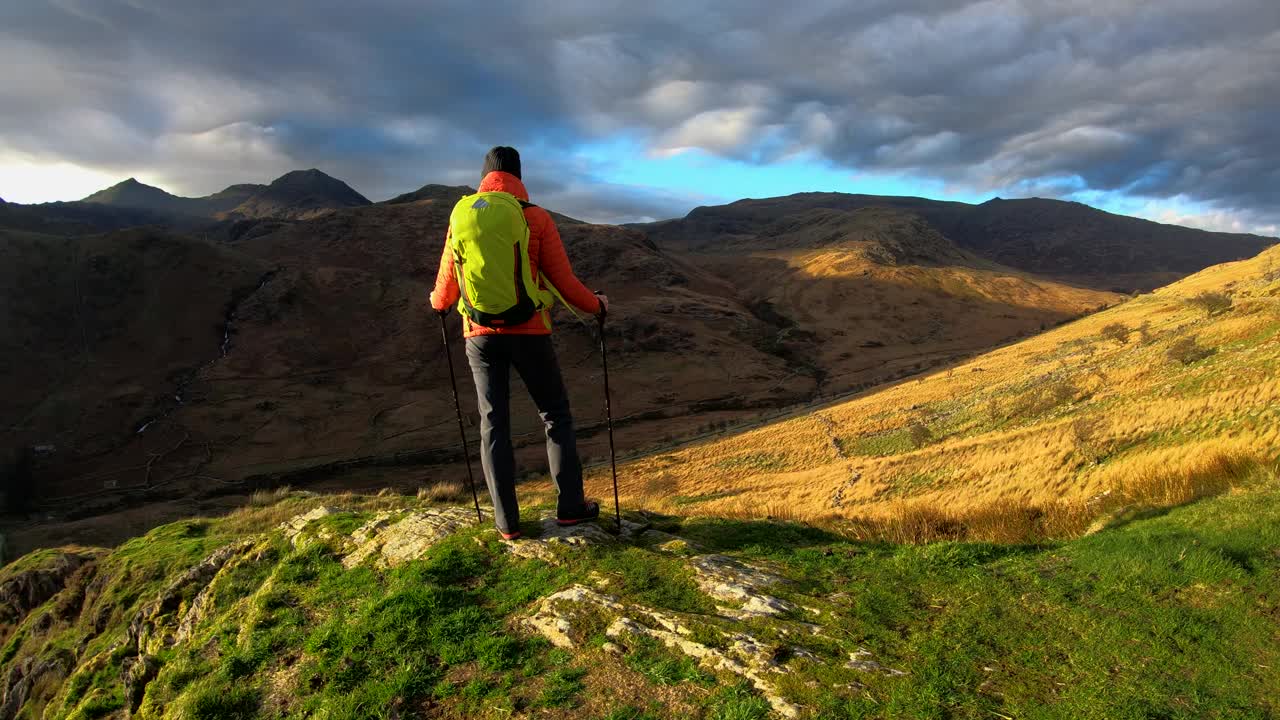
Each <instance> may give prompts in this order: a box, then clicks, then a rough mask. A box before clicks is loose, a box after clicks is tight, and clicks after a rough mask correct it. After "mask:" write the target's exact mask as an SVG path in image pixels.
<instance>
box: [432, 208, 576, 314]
mask: <svg viewBox="0 0 1280 720" xmlns="http://www.w3.org/2000/svg"><path fill="white" fill-rule="evenodd" d="M526 207H532V205H530V204H529V203H526V202H524V201H522V200H520V199H519V198H517V197H516V196H514V195H512V194H510V193H505V192H482V193H476V194H475V195H468V196H466V197H464V198H462V199H461V200H459V201H458V204H457V205H454V206H453V213H452V214H451V215H450V216H449V233H450V234H449V244H450V247H451V248H452V250H453V271H454V273H455V274H456V276H457V278H458V289H459V291H460V295H461V298H460V299H459V300H458V312H459V313H460V314H462V315H465V316H467V317H468V318H470V319H471V321H472V322H473V323H476V324H477V325H483V326H485V327H493V328H500V327H511V326H514V325H520V324H523V323H525V322H528V321H529V319H530V318H532V317H533V316H534V313H537V312H538V311H539V310H543V309H545V308H549V307H551V306H552V304H554V301H555V296H554V294H553V292H552V291H551V290H546V289H542V288H540V287H539V286H538V284H537V283H535V282H534V279H533V273H532V272H531V271H530V270H529V223H528V221H527V220H525V217H524V209H525V208H526Z"/></svg>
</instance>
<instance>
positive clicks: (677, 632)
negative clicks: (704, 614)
mask: <svg viewBox="0 0 1280 720" xmlns="http://www.w3.org/2000/svg"><path fill="white" fill-rule="evenodd" d="M696 621H697V618H696V617H695V616H692V615H689V616H684V615H679V614H675V613H670V612H665V611H661V610H657V609H654V608H648V607H643V606H640V605H624V604H622V603H621V602H619V600H618V598H616V597H614V596H611V595H605V594H603V593H600V592H597V591H595V590H592V589H591V588H588V587H586V586H585V585H573V586H570V587H568V588H565V589H564V590H561V591H560V592H558V593H554V594H552V595H548V596H547V597H546V598H543V600H542V602H541V603H539V605H538V608H537V610H536V611H535V612H534V614H533V615H532V616H530V617H528V618H525V619H524V620H523V624H524V626H525V627H527V628H529V629H530V630H533V631H534V632H537V633H539V634H540V635H542V636H543V637H545V638H547V639H548V640H549V641H551V644H553V645H555V646H556V647H561V648H565V649H573V648H577V647H581V646H582V644H583V643H585V642H586V641H587V640H588V638H587V635H588V632H587V628H588V627H599V625H600V624H601V623H602V622H607V628H606V630H605V635H606V636H608V637H609V638H610V639H612V640H614V641H615V642H613V643H609V645H610V646H611V647H610V650H609V652H615V653H619V654H621V653H623V652H624V646H625V645H626V644H627V643H628V641H633V640H635V639H637V638H651V639H653V640H656V641H658V642H659V643H661V644H663V645H665V646H666V647H668V648H671V649H673V650H676V651H678V652H680V653H682V654H684V655H687V656H689V657H690V658H693V659H694V660H696V661H697V662H698V663H699V664H700V665H702V666H704V667H707V668H709V669H712V670H720V671H724V672H729V673H733V674H734V675H738V676H739V677H742V678H745V679H746V680H748V681H749V682H751V684H752V685H754V686H755V687H756V689H758V690H759V691H760V692H761V693H762V694H763V695H764V697H765V699H766V700H768V701H769V704H770V705H771V706H773V709H774V710H775V711H777V712H778V713H779V714H781V715H783V716H784V717H796V716H798V715H799V714H800V708H799V707H798V706H796V705H795V704H794V703H791V702H790V701H788V700H786V699H785V698H783V697H782V696H781V695H779V694H778V692H777V690H776V689H775V687H774V682H773V680H772V678H771V676H776V675H779V674H783V673H787V672H789V669H788V668H787V667H786V666H785V664H783V663H781V662H779V661H778V660H777V659H776V652H775V649H774V648H773V647H771V646H769V645H766V644H764V643H761V642H759V641H758V640H756V639H755V638H754V637H752V636H750V635H748V634H746V633H742V632H737V633H732V634H730V635H725V640H726V642H725V645H726V649H720V648H716V647H711V646H709V645H706V644H703V643H700V642H697V641H695V640H693V639H692V636H693V635H694V633H693V630H692V629H691V628H690V627H689V626H690V625H692V624H694V623H695V622H696ZM721 634H722V635H724V633H721ZM789 652H790V657H796V658H812V657H813V655H812V654H811V653H809V652H807V651H805V650H803V649H800V648H796V649H793V650H790V651H789Z"/></svg>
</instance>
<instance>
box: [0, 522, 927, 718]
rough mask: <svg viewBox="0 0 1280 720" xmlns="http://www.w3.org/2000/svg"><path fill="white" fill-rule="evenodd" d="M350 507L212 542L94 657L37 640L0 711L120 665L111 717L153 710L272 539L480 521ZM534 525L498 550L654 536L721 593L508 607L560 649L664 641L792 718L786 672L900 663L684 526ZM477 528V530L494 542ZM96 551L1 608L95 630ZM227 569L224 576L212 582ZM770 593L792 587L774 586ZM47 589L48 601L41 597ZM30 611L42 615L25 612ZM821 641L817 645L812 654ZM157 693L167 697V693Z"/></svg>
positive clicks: (399, 535)
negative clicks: (171, 671)
mask: <svg viewBox="0 0 1280 720" xmlns="http://www.w3.org/2000/svg"><path fill="white" fill-rule="evenodd" d="M355 517H357V516H356V515H354V513H353V512H351V511H348V510H344V509H341V508H338V507H332V506H326V505H321V506H318V507H315V508H312V509H310V510H308V511H307V512H304V513H301V514H298V515H296V516H294V517H292V518H290V519H288V520H286V521H284V522H283V523H280V524H279V525H278V526H277V527H276V528H275V531H273V532H267V533H264V534H262V535H258V536H253V537H248V538H245V539H243V540H240V541H239V542H235V543H233V544H230V545H226V546H223V547H221V548H218V549H217V550H214V551H213V552H211V553H210V554H209V555H208V556H207V557H206V558H205V559H204V560H202V561H201V562H199V563H198V564H196V565H195V566H193V567H191V568H189V569H187V570H185V571H183V572H181V573H180V574H178V575H177V576H176V577H175V578H173V579H172V581H170V582H169V583H168V584H167V585H166V586H164V588H163V589H162V590H160V591H159V592H158V593H156V594H155V595H154V596H153V597H149V598H146V599H145V601H144V602H142V603H141V604H139V605H136V606H135V607H137V608H138V609H137V610H136V611H134V612H133V614H132V616H131V617H129V616H126V617H127V618H128V619H127V626H125V632H124V633H123V638H122V639H120V640H118V641H116V642H115V643H114V644H112V645H111V646H110V647H105V648H103V649H101V650H99V651H97V652H95V653H93V654H92V655H86V653H85V650H86V648H87V647H91V646H90V645H89V644H88V641H85V642H84V643H82V644H80V645H79V646H78V647H76V648H72V649H58V650H57V651H56V652H51V651H49V650H46V651H44V652H42V653H39V654H32V655H31V656H29V657H20V658H18V659H16V660H14V661H13V662H12V663H9V664H8V665H7V666H6V669H5V671H4V676H3V677H0V720H3V719H4V718H9V717H16V716H17V713H19V712H23V707H24V705H25V704H27V703H28V702H37V699H38V702H40V703H43V702H46V701H47V699H48V698H49V697H50V692H53V691H52V690H50V688H56V687H58V686H60V685H62V684H63V683H66V682H75V680H74V679H72V678H73V676H75V677H76V678H89V677H95V676H97V675H100V674H101V673H102V672H103V671H104V670H105V669H107V668H108V667H110V666H113V665H116V664H117V663H118V666H117V667H118V673H119V675H118V685H117V686H118V687H120V688H121V689H122V690H123V701H124V702H123V707H122V708H121V715H120V716H122V717H126V718H127V717H133V716H135V715H136V714H139V713H141V714H143V715H148V713H150V712H151V709H152V708H155V707H156V705H155V703H157V702H161V700H157V699H156V696H153V695H152V694H150V691H149V687H150V686H151V685H152V684H153V682H155V681H156V680H157V678H160V680H159V682H161V683H163V682H164V679H163V678H164V672H165V671H164V662H163V661H162V659H161V658H162V657H167V655H166V651H171V649H173V648H180V647H188V648H189V647H191V646H192V644H194V643H198V642H202V640H200V638H202V637H203V636H202V635H201V633H202V632H205V631H207V630H208V628H209V627H210V624H209V623H210V618H211V617H212V616H215V615H217V614H219V613H220V612H222V610H219V609H218V606H219V605H220V602H219V600H220V599H222V600H225V599H227V597H226V596H224V595H222V594H221V593H222V589H223V588H225V587H228V585H234V584H235V582H233V581H235V578H236V577H238V576H234V575H232V573H235V572H236V571H237V569H238V568H241V567H242V566H244V565H246V564H250V565H252V564H254V563H259V562H261V561H263V560H264V559H267V558H268V557H269V555H271V554H272V553H275V552H276V551H277V550H278V549H279V547H280V541H281V538H284V539H285V540H287V542H288V543H289V544H290V545H292V546H293V547H294V548H297V549H305V548H307V547H309V546H312V545H313V544H315V543H323V544H324V546H325V548H326V551H327V552H331V553H335V554H336V555H337V556H339V557H341V559H342V564H343V565H344V566H345V567H347V568H355V567H357V566H361V565H366V564H369V563H371V564H373V565H375V566H378V567H384V568H386V567H393V566H397V565H400V564H403V563H407V562H411V561H413V560H417V559H421V558H423V557H425V556H426V555H427V554H428V553H429V552H430V551H431V549H432V548H433V547H434V546H436V545H437V544H438V543H440V542H442V541H445V540H447V539H448V538H449V537H451V536H453V535H455V534H457V533H459V532H460V531H465V530H467V529H468V528H473V527H475V523H476V518H475V513H474V511H473V509H472V508H470V507H419V508H412V509H399V510H386V511H380V512H376V513H372V514H362V515H360V516H359V517H360V518H361V519H362V520H363V522H362V523H360V524H359V527H357V528H356V529H355V530H353V531H351V532H346V531H345V530H343V529H342V528H344V527H346V528H349V527H353V526H354V525H355V524H356V523H354V522H352V521H353V520H354V518H355ZM540 525H541V526H540V528H539V529H538V530H536V531H533V532H531V533H530V535H531V536H532V537H527V538H525V539H522V540H518V541H514V542H504V543H502V548H503V549H504V550H505V551H506V552H508V553H509V555H510V556H511V558H513V559H515V560H516V561H519V560H526V559H531V560H535V561H543V562H547V563H551V564H562V563H566V562H574V563H575V564H576V563H579V562H580V561H581V560H582V559H583V555H582V551H583V550H584V549H587V548H591V547H600V546H615V547H618V548H619V549H620V550H621V549H626V548H630V547H641V548H649V549H651V550H656V551H657V552H660V553H666V554H667V557H674V558H678V559H679V561H680V562H681V563H682V564H683V565H684V566H685V567H687V568H688V569H689V571H690V573H691V574H692V577H693V579H694V582H695V584H696V586H697V588H698V590H700V591H701V592H702V593H705V595H706V596H707V597H708V598H710V599H713V600H716V601H718V602H719V603H722V604H721V605H717V606H716V608H715V610H714V611H713V612H709V613H706V614H703V613H700V612H688V611H677V610H672V609H667V608H662V607H653V606H651V605H649V604H647V602H648V601H645V604H642V603H641V602H637V600H636V598H637V596H636V595H635V594H628V595H627V597H625V598H624V597H622V596H621V595H615V594H611V592H612V591H611V588H620V587H621V586H620V584H619V583H620V582H621V581H622V580H624V579H625V578H622V577H620V575H619V571H617V570H611V569H608V568H607V567H600V568H597V569H593V570H590V571H589V572H586V573H585V575H584V576H583V577H581V578H580V581H579V582H578V583H576V584H573V585H571V586H569V587H567V588H564V589H562V590H559V591H557V592H554V593H552V594H550V595H547V596H546V597H544V598H542V599H541V600H540V601H537V602H536V603H535V604H534V605H533V606H532V607H530V608H528V609H526V610H524V611H520V612H519V613H518V614H517V615H516V616H515V617H513V618H512V620H513V621H514V622H513V626H516V627H522V628H524V629H525V630H527V631H528V632H530V633H535V634H537V635H540V636H542V637H544V638H546V639H547V640H548V641H550V643H551V644H552V645H554V646H556V647H559V648H566V649H581V648H584V647H589V646H590V644H593V643H594V642H599V640H600V635H601V634H602V633H603V635H604V636H605V637H607V638H608V639H609V642H608V643H605V644H604V646H603V648H602V652H604V653H609V654H613V655H626V654H627V653H628V652H631V651H641V652H650V651H653V650H654V648H656V647H657V646H661V647H663V648H666V649H667V650H669V651H671V652H673V653H675V654H678V655H683V656H685V657H687V658H690V659H691V660H693V661H694V662H696V663H697V664H698V665H699V666H701V667H702V668H704V669H706V670H708V671H712V672H717V673H725V674H730V675H733V676H737V677H739V678H742V679H743V680H745V681H746V682H748V683H750V685H752V686H753V687H754V688H756V689H757V690H758V691H759V692H760V693H761V695H762V696H763V697H764V699H765V700H767V701H768V703H769V704H770V705H771V707H772V708H773V710H774V711H775V712H776V713H777V714H778V715H780V716H783V717H798V716H799V715H801V714H802V713H803V712H804V708H802V707H800V706H799V705H797V704H796V703H795V702H794V701H793V700H791V699H788V697H787V696H785V695H786V693H787V692H788V691H787V688H788V687H789V686H793V685H794V682H795V681H784V680H783V678H784V676H786V675H789V674H792V673H800V674H801V675H800V677H804V678H808V677H809V676H808V673H810V672H812V671H813V669H814V668H816V667H817V666H822V667H825V668H826V669H827V671H828V672H837V673H844V676H845V679H846V683H847V684H845V685H842V686H841V687H847V688H854V687H859V686H860V685H861V684H860V683H859V682H858V681H857V680H855V679H854V678H855V677H858V676H859V675H858V674H861V673H869V674H876V675H881V676H895V675H901V674H903V673H902V672H901V671H899V670H895V669H892V668H888V667H885V666H884V665H881V664H880V663H879V662H877V661H876V659H875V658H874V657H873V656H872V654H871V652H870V651H868V650H867V649H865V648H858V650H857V651H855V652H851V653H849V659H848V661H845V660H844V659H843V657H842V656H839V655H835V654H833V653H832V652H831V651H830V649H829V647H828V646H827V644H826V642H825V641H829V640H831V637H827V636H826V635H825V631H826V628H824V627H823V626H820V625H816V624H811V623H805V622H798V621H797V620H795V619H794V618H788V617H786V615H788V614H792V613H795V612H796V611H798V610H808V611H809V612H810V613H811V614H813V615H815V616H816V617H817V618H818V619H821V618H822V617H824V616H825V615H824V612H825V611H823V610H821V609H818V608H815V607H810V605H817V606H822V605H823V603H824V602H829V601H831V600H834V599H835V598H834V597H830V598H826V599H825V600H823V599H819V598H812V599H806V598H803V596H801V595H798V594H796V593H795V592H794V588H793V587H788V582H789V581H788V580H786V579H784V578H783V577H781V576H780V575H778V574H776V573H774V572H771V571H770V570H769V569H768V568H767V567H764V566H759V565H753V564H751V563H748V562H744V561H742V560H738V559H735V558H732V557H729V556H726V555H720V554H711V553H706V552H705V551H703V550H700V549H699V548H698V547H697V546H696V545H695V544H693V543H690V542H689V541H687V540H685V539H683V538H681V537H679V536H676V535H672V534H669V533H665V532H661V531H657V530H652V529H650V528H649V526H648V524H647V523H644V522H632V521H624V523H623V525H622V531H621V533H618V534H615V533H614V532H611V530H612V528H611V526H610V525H608V524H607V523H584V524H581V525H577V526H572V527H560V526H559V525H558V524H556V522H555V518H554V517H553V516H548V517H546V518H544V519H543V520H542V522H541V524H540ZM482 537H484V536H478V537H477V538H476V539H477V540H478V541H481V544H482V545H485V546H487V547H492V545H491V544H490V543H489V542H486V541H484V540H482ZM488 537H489V538H491V537H492V536H488ZM96 558H97V556H96V555H94V554H92V553H84V554H75V553H67V554H66V555H65V556H62V557H57V558H54V559H49V560H47V561H46V562H44V563H43V564H42V565H39V566H38V567H33V569H30V570H28V571H26V572H24V573H19V574H17V575H16V576H15V577H12V578H10V580H9V581H7V582H6V583H5V584H4V586H3V588H0V590H3V593H4V595H3V597H4V598H6V600H7V603H6V605H5V606H4V609H5V611H6V612H9V613H10V615H13V614H14V613H15V612H21V614H20V615H17V618H18V620H20V621H22V622H24V625H23V626H22V627H23V632H26V633H34V634H36V635H39V634H42V633H46V632H50V631H51V630H52V629H53V628H55V627H57V626H58V625H59V623H69V622H73V621H75V620H76V619H77V618H78V619H79V621H80V622H82V623H84V624H85V625H86V626H91V627H93V628H95V634H99V633H101V632H103V629H104V628H105V627H106V626H107V624H108V619H107V618H106V617H103V616H101V615H102V611H103V607H97V609H96V610H94V611H93V612H92V613H89V614H86V611H85V609H84V608H85V607H86V606H87V607H89V608H91V609H92V608H94V607H95V606H94V605H93V603H92V602H91V601H92V599H93V598H96V597H100V596H102V594H103V592H104V591H105V586H104V584H103V583H104V580H103V579H104V577H105V575H106V573H105V571H102V570H100V569H98V568H97V566H96V565H95V561H96ZM272 559H274V558H272ZM103 567H106V565H105V564H104V565H103ZM277 577H278V573H272V574H270V575H268V576H267V577H266V578H265V579H264V580H262V581H260V582H258V583H257V584H255V585H254V586H253V587H252V590H251V591H250V592H249V593H248V594H241V595H239V596H238V597H239V599H238V600H236V601H235V602H237V603H240V605H239V606H238V607H239V608H240V609H239V611H238V612H241V613H242V614H241V615H239V616H238V617H239V622H238V626H239V628H240V632H239V635H238V637H237V638H236V639H235V644H236V645H237V646H239V647H248V644H249V643H250V642H252V640H253V636H252V628H253V627H255V626H257V625H258V623H259V622H260V621H262V620H264V615H263V613H266V612H268V611H266V610H264V609H263V608H264V607H265V606H266V605H265V603H263V602H262V600H263V599H265V598H269V597H271V596H272V594H273V593H275V592H276V590H277V586H276V583H277ZM224 578H225V579H226V580H227V581H228V582H220V581H221V580H223V579H224ZM215 589H217V590H216V592H215ZM775 592H776V593H782V594H785V595H786V597H787V598H790V599H783V598H780V597H776V596H775V595H773V594H771V593H775ZM86 597H88V598H90V601H89V602H86V600H85V598H86ZM50 598H53V599H54V602H48V600H49V599H50ZM810 600H812V602H810ZM41 605H43V606H44V607H41ZM701 605H702V603H699V606H701ZM708 605H709V604H708ZM223 609H224V610H225V607H224V608H223ZM107 610H110V608H107ZM32 612H37V613H39V614H38V616H32V617H27V616H28V615H30V613H32ZM24 617H25V618H26V619H25V620H24V619H23V618H24ZM116 637H119V635H117V636H116ZM806 638H807V639H808V642H809V643H813V645H811V648H812V649H810V648H806V647H804V645H805V644H806ZM819 643H823V644H819ZM641 648H644V649H643V650H641ZM824 648H826V649H824ZM819 652H821V653H824V655H823V656H821V657H820V656H819ZM850 671H853V672H850ZM280 672H285V671H280ZM289 672H294V671H289ZM287 686H288V683H285V685H284V686H283V687H287ZM282 692H284V691H282ZM160 696H161V697H164V695H163V693H161V694H160ZM148 716H149V715H148Z"/></svg>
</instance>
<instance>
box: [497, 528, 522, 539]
mask: <svg viewBox="0 0 1280 720" xmlns="http://www.w3.org/2000/svg"><path fill="white" fill-rule="evenodd" d="M498 534H499V535H501V536H502V539H503V540H519V539H520V531H519V530H512V531H511V532H502V531H501V530H499V531H498Z"/></svg>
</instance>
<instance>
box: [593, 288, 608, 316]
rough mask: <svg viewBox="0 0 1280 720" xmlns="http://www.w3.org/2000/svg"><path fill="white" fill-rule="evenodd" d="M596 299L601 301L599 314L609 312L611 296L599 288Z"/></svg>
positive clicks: (602, 314)
mask: <svg viewBox="0 0 1280 720" xmlns="http://www.w3.org/2000/svg"><path fill="white" fill-rule="evenodd" d="M596 299H597V300H599V301H600V312H599V313H597V314H598V315H600V316H602V317H603V316H604V315H607V314H609V296H608V295H605V294H604V293H602V292H600V291H598V290H597V291H596Z"/></svg>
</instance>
